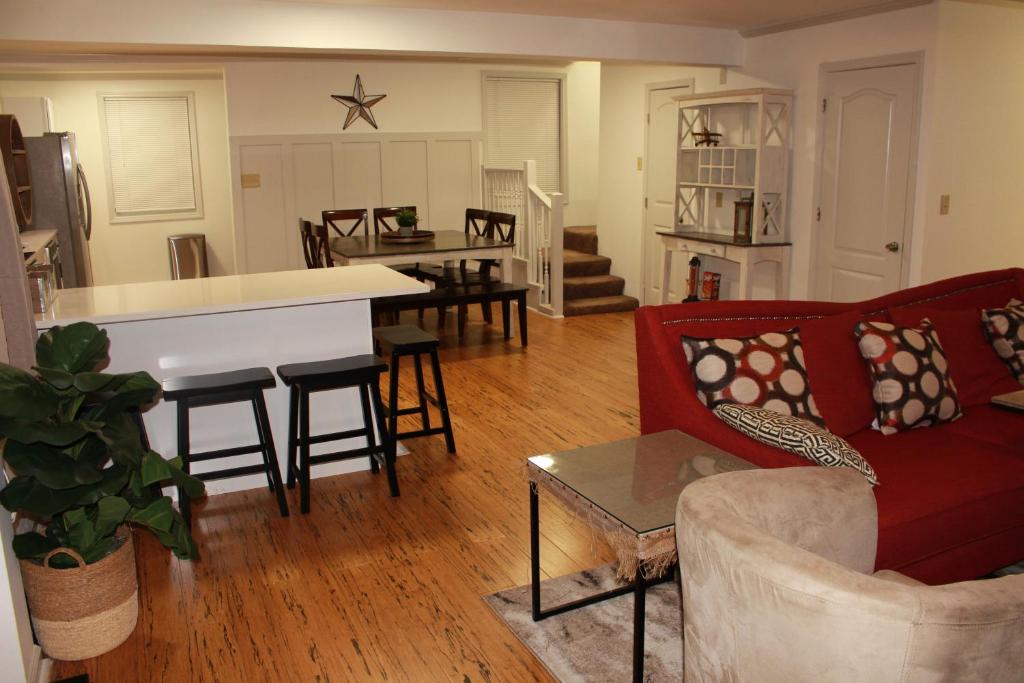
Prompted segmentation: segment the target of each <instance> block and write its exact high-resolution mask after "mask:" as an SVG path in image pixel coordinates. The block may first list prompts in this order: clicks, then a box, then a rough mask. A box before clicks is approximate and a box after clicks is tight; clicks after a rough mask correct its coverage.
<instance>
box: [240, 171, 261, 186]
mask: <svg viewBox="0 0 1024 683" xmlns="http://www.w3.org/2000/svg"><path fill="white" fill-rule="evenodd" d="M259 186H260V174H259V173H243V174H242V187H259Z"/></svg>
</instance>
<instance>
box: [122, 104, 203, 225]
mask: <svg viewBox="0 0 1024 683" xmlns="http://www.w3.org/2000/svg"><path fill="white" fill-rule="evenodd" d="M103 114H104V119H105V123H106V138H107V158H108V161H109V168H110V186H111V197H112V200H113V213H114V215H115V216H119V217H126V216H151V215H154V214H155V215H159V214H172V215H174V214H182V213H195V212H197V211H199V210H200V206H199V202H200V199H199V192H198V188H197V183H196V179H197V176H198V171H197V155H196V150H195V139H194V137H195V136H194V129H195V127H194V125H193V122H192V107H191V98H190V97H189V96H188V95H167V96H164V95H156V96H132V95H105V96H103Z"/></svg>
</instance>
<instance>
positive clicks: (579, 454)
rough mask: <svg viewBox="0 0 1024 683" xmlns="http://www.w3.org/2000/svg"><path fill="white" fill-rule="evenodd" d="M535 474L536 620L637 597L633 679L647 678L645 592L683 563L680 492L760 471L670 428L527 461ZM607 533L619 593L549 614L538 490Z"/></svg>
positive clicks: (574, 603) (532, 539)
mask: <svg viewBox="0 0 1024 683" xmlns="http://www.w3.org/2000/svg"><path fill="white" fill-rule="evenodd" d="M527 469H528V472H529V476H530V582H531V585H530V587H531V596H532V603H533V620H534V621H540V620H541V619H546V618H547V617H550V616H554V615H556V614H562V613H564V612H568V611H570V610H574V609H579V608H580V607H586V606H587V605H593V604H595V603H597V602H601V601H603V600H608V599H610V598H614V597H617V596H620V595H625V594H627V593H632V594H633V680H634V681H640V680H642V679H643V668H644V609H645V598H646V592H647V589H648V588H649V587H651V586H653V585H655V584H658V583H661V582H663V581H668V580H670V579H671V578H672V571H671V570H672V569H673V568H674V567H675V566H676V563H677V554H676V542H675V511H676V501H677V500H678V499H679V493H680V492H681V491H682V490H683V488H685V487H686V486H687V485H688V484H690V483H692V482H694V481H697V480H698V479H703V478H704V477H707V476H710V475H713V474H719V473H721V472H732V471H735V470H747V469H756V465H753V464H751V463H749V462H747V461H746V460H743V459H741V458H738V457H736V456H735V455H732V454H730V453H726V452H725V451H723V450H721V449H719V448H716V447H715V446H712V445H710V444H707V443H705V442H703V441H701V440H700V439H697V438H694V437H692V436H688V435H686V434H683V433H682V432H680V431H676V430H671V431H665V432H658V433H655V434H647V435H644V436H640V437H636V438H632V439H625V440H623V441H614V442H611V443H607V444H601V445H598V446H588V447H586V448H578V449H576V450H573V451H565V452H562V453H555V454H552V455H535V456H533V457H531V458H528V459H527ZM542 488H543V489H544V490H545V491H547V492H549V493H551V494H552V495H554V497H555V498H557V499H559V500H560V501H561V502H562V503H563V504H564V505H566V506H567V507H568V508H569V509H570V510H573V511H574V512H577V513H579V514H581V516H582V517H583V518H584V519H586V520H587V521H588V523H589V524H591V525H592V526H594V527H595V528H596V529H597V530H599V531H601V532H602V533H603V534H604V536H605V538H606V539H607V540H608V542H609V544H610V545H611V546H612V548H613V549H614V551H615V554H616V556H617V558H618V560H619V562H618V572H617V573H618V578H619V580H620V581H622V582H623V583H624V585H622V586H620V587H619V588H615V589H612V590H610V591H605V592H602V593H598V594H596V595H591V596H588V597H585V598H582V599H580V600H574V601H572V602H567V603H564V604H561V605H557V606H554V607H548V608H546V609H544V608H542V607H541V604H540V519H539V498H538V494H539V491H540V489H542Z"/></svg>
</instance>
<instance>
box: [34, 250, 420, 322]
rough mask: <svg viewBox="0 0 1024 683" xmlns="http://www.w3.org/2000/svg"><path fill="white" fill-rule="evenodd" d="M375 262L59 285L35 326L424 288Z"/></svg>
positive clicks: (290, 303)
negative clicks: (175, 278)
mask: <svg viewBox="0 0 1024 683" xmlns="http://www.w3.org/2000/svg"><path fill="white" fill-rule="evenodd" d="M427 289H428V287H427V285H426V284H424V283H422V282H417V281H416V280H414V279H412V278H410V277H406V276H405V275H402V274H401V273H398V272H396V271H394V270H391V269H390V268H388V267H387V266H381V265H376V264H371V265H361V266H345V267H341V268H320V269H313V270H290V271H284V272H278V273H253V274H250V275H225V276H222V277H208V278H199V279H195V280H164V281H160V282H137V283H132V284H125V285H105V286H101V287H81V288H75V289H62V290H60V291H59V292H58V293H57V296H56V297H55V298H54V301H53V305H52V306H51V307H50V310H48V311H47V312H46V313H44V314H42V315H37V316H36V327H38V328H39V329H46V328H49V327H52V326H53V325H58V324H62V325H66V324H68V323H73V322H78V321H80V320H88V321H90V322H93V323H97V324H109V323H120V322H130V321H136V320H154V319H159V318H177V317H182V316H195V315H207V314H211V313H227V312H232V311H249V310H257V309H266V308H281V307H287V306H304V305H309V304H322V303H333V302H339V301H351V300H355V299H373V298H377V297H382V296H397V295H400V294H416V293H418V292H425V291H427Z"/></svg>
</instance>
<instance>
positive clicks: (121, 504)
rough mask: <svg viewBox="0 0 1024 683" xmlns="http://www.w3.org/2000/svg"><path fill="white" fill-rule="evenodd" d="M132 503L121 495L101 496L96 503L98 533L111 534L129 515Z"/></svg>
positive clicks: (100, 534)
mask: <svg viewBox="0 0 1024 683" xmlns="http://www.w3.org/2000/svg"><path fill="white" fill-rule="evenodd" d="M130 509H131V505H129V504H128V501H127V500H125V499H124V498H121V497H120V496H108V497H106V498H101V499H100V500H99V502H98V503H97V504H96V535H97V536H100V537H105V536H109V535H111V534H113V533H114V531H116V530H117V527H118V525H119V524H121V522H123V521H124V518H125V517H126V516H127V515H128V510H130Z"/></svg>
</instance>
